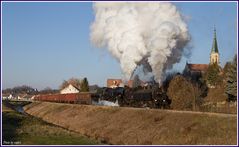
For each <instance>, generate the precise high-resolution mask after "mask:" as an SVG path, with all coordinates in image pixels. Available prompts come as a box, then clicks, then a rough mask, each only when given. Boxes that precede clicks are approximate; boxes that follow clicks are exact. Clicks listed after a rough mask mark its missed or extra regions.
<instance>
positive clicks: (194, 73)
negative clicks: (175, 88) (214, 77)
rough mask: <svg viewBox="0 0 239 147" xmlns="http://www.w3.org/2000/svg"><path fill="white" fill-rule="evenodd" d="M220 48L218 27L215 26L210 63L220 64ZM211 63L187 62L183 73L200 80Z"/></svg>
mask: <svg viewBox="0 0 239 147" xmlns="http://www.w3.org/2000/svg"><path fill="white" fill-rule="evenodd" d="M219 61H220V60H219V50H218V45H217V35H216V29H215V28H214V37H213V43H212V48H211V53H210V63H209V64H218V65H219V63H220V62H219ZM209 64H192V63H188V62H187V63H186V65H185V68H184V71H183V75H185V76H187V77H191V78H192V79H193V80H198V79H199V78H200V77H201V76H202V74H203V73H205V72H206V71H207V69H208V66H209Z"/></svg>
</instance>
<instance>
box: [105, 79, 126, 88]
mask: <svg viewBox="0 0 239 147" xmlns="http://www.w3.org/2000/svg"><path fill="white" fill-rule="evenodd" d="M123 86H124V84H123V81H122V80H121V79H107V87H108V88H116V87H123Z"/></svg>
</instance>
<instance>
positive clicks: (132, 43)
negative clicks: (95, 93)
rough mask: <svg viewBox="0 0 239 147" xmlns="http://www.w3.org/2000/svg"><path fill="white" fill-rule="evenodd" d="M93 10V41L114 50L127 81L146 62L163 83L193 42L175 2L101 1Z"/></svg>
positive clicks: (157, 79) (113, 52) (158, 80)
mask: <svg viewBox="0 0 239 147" xmlns="http://www.w3.org/2000/svg"><path fill="white" fill-rule="evenodd" d="M93 9H94V12H95V20H94V22H93V23H92V25H91V34H90V35H91V36H90V37H91V41H92V43H93V44H94V45H96V47H99V48H107V49H108V50H109V51H110V53H111V54H112V55H113V56H114V57H115V58H116V59H117V60H118V61H119V63H120V66H121V69H122V72H123V74H124V76H125V78H126V79H130V77H131V76H132V74H133V72H134V70H135V69H136V67H137V66H140V65H142V64H145V63H146V65H150V68H148V69H150V70H151V71H149V72H152V74H153V75H154V78H155V80H156V81H157V82H159V83H161V82H162V80H163V79H164V76H165V75H164V73H165V72H166V70H169V69H171V68H172V66H173V64H175V63H177V62H179V61H180V59H181V57H182V56H183V51H184V48H185V46H186V45H187V43H188V42H189V40H190V35H189V32H188V28H187V25H186V23H185V22H184V20H183V19H182V16H181V14H180V12H179V11H178V10H177V9H176V6H175V5H173V4H171V3H166V2H150V3H149V2H143V3H142V2H141V3H135V2H120V3H118V2H117V3H116V2H114V3H109V2H106V3H101V2H100V3H94V5H93ZM142 61H143V62H142ZM143 67H147V66H143ZM148 69H147V70H148ZM147 70H146V71H147Z"/></svg>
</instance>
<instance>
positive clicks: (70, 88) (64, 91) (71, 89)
mask: <svg viewBox="0 0 239 147" xmlns="http://www.w3.org/2000/svg"><path fill="white" fill-rule="evenodd" d="M79 92H80V89H78V88H77V87H75V86H73V85H71V84H69V85H68V86H67V87H65V88H64V89H62V90H61V91H60V93H61V94H68V93H79Z"/></svg>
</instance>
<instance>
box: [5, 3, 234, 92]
mask: <svg viewBox="0 0 239 147" xmlns="http://www.w3.org/2000/svg"><path fill="white" fill-rule="evenodd" d="M174 4H175V5H176V6H177V8H178V9H179V10H180V11H181V13H182V15H183V16H184V17H185V19H186V21H187V23H188V27H189V30H190V34H191V36H192V41H191V43H190V44H191V45H192V54H191V56H190V57H189V58H188V59H186V58H183V59H182V60H181V63H179V64H177V65H175V70H177V71H181V70H182V69H183V68H184V66H185V62H186V60H188V61H189V62H191V63H208V62H209V54H210V49H211V46H212V38H213V26H214V24H215V25H216V28H217V39H218V46H219V52H220V56H221V58H220V61H221V65H222V66H223V65H224V64H225V62H226V61H229V60H231V59H232V58H233V56H234V55H235V54H236V52H237V50H236V43H237V42H236V41H237V39H236V37H237V36H236V35H237V34H236V33H237V17H236V16H237V5H236V3H235V2H234V3H225V2H220V3H219V2H216V3H213V2H200V3H198V2H197V3H195V2H193V3H189V2H180V3H179V2H177V3H174ZM2 13H3V14H2V41H3V42H2V43H3V44H2V82H3V83H2V86H3V89H4V88H9V87H14V86H19V85H23V84H24V85H29V86H32V87H33V88H38V89H43V88H45V87H51V88H58V87H59V85H60V84H61V83H62V81H63V80H67V79H69V78H71V77H75V78H83V77H87V78H88V80H89V83H90V84H98V85H100V86H105V85H106V79H107V78H121V77H122V75H121V70H120V65H119V63H118V62H117V61H116V60H115V59H114V58H113V57H111V55H110V54H109V53H108V52H107V51H106V50H104V49H97V48H95V47H94V46H93V45H92V44H91V42H90V40H89V33H90V30H89V27H90V24H91V23H92V22H93V20H94V15H93V9H92V3H79V2H76V3H62V2H61V3H57V2H54V3H42V2H41V3H36V2H35V3H29V2H28V3H26V2H25V3H19V2H18V3H13V2H11V3H7V2H4V3H3V5H2Z"/></svg>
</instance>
